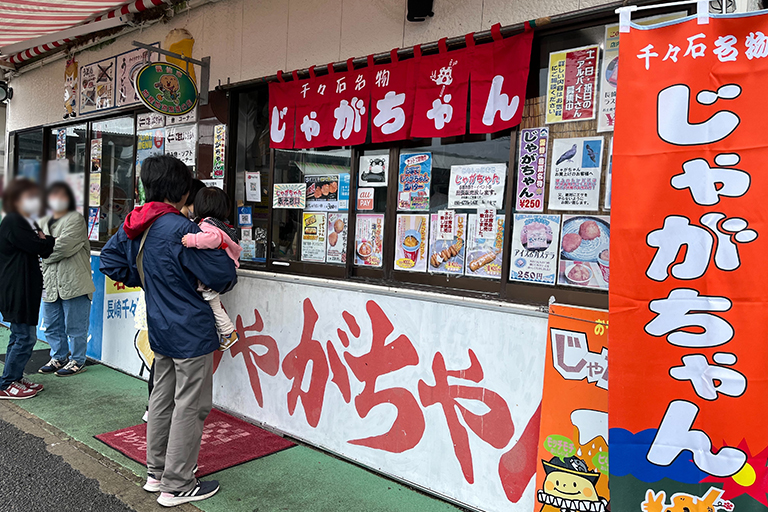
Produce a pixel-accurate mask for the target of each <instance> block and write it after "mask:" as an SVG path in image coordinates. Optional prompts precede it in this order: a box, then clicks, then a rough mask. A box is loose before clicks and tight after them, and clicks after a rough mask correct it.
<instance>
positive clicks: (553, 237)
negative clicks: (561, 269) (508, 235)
mask: <svg viewBox="0 0 768 512" xmlns="http://www.w3.org/2000/svg"><path fill="white" fill-rule="evenodd" d="M514 222H515V225H514V228H513V232H512V265H511V266H510V272H509V279H510V280H512V281H524V282H528V283H539V284H549V285H554V284H555V281H556V278H557V252H558V247H559V246H558V241H559V236H560V216H559V215H535V214H526V213H516V214H515V220H514Z"/></svg>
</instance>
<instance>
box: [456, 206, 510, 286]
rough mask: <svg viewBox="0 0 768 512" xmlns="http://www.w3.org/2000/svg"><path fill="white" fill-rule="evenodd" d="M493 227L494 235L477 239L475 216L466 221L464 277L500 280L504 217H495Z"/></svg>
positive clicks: (470, 216)
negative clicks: (494, 229) (494, 228)
mask: <svg viewBox="0 0 768 512" xmlns="http://www.w3.org/2000/svg"><path fill="white" fill-rule="evenodd" d="M495 227H496V234H495V235H493V236H489V237H486V238H479V237H478V236H477V229H478V227H477V214H476V213H471V214H469V218H468V220H467V260H466V264H465V266H464V275H466V276H472V277H483V278H486V279H501V261H502V248H503V244H504V215H497V216H496V226H495Z"/></svg>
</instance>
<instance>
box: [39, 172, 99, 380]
mask: <svg viewBox="0 0 768 512" xmlns="http://www.w3.org/2000/svg"><path fill="white" fill-rule="evenodd" d="M47 199H48V207H49V209H50V210H51V211H52V212H53V213H52V214H51V215H49V216H48V217H45V218H44V219H43V220H42V221H41V223H40V224H41V227H42V230H43V233H45V234H47V235H51V236H53V237H54V238H55V239H56V245H55V246H54V248H53V253H52V254H51V255H50V256H49V257H47V258H44V259H43V286H44V291H43V317H44V323H45V337H46V339H47V341H48V343H49V344H50V345H51V360H50V361H49V362H48V364H46V365H45V366H43V367H42V368H40V370H39V372H40V373H54V372H55V373H56V376H58V377H67V376H70V375H76V374H78V373H81V372H83V371H85V351H86V348H87V345H88V325H89V321H90V315H91V300H92V299H93V292H94V290H95V287H94V285H93V278H92V277H91V260H90V258H91V245H90V242H89V241H88V229H87V225H86V222H85V218H84V217H83V215H81V214H80V213H78V212H77V211H76V206H75V196H74V194H73V193H72V189H70V188H69V185H67V184H66V183H64V182H58V183H54V184H53V185H51V186H50V188H49V189H48V196H47ZM70 355H71V358H70Z"/></svg>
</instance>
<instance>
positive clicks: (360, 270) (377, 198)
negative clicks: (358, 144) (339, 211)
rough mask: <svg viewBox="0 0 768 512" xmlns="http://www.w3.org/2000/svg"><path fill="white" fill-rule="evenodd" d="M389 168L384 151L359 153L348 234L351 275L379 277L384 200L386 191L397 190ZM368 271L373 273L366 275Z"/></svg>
mask: <svg viewBox="0 0 768 512" xmlns="http://www.w3.org/2000/svg"><path fill="white" fill-rule="evenodd" d="M392 166H393V163H392V160H391V157H390V151H389V150H388V149H369V150H365V151H360V152H359V157H358V169H357V183H356V185H357V186H356V194H355V195H356V201H353V203H354V204H353V206H352V208H353V209H354V211H355V219H354V220H355V224H354V226H355V232H354V233H352V234H350V239H351V240H352V241H353V243H354V250H353V254H354V260H353V261H354V266H355V269H354V275H368V276H369V277H379V278H381V277H382V276H383V274H382V269H383V267H384V254H385V252H384V248H385V244H386V236H385V233H386V231H385V227H386V224H385V219H386V216H387V215H386V214H387V196H388V190H389V188H390V187H397V185H396V184H395V183H391V178H390V176H391V175H392V172H391V169H392ZM368 269H370V270H371V271H373V272H372V273H369V272H366V270H368Z"/></svg>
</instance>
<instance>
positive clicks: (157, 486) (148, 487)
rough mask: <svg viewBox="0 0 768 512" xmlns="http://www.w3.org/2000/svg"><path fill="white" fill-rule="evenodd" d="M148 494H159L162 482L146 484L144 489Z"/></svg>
mask: <svg viewBox="0 0 768 512" xmlns="http://www.w3.org/2000/svg"><path fill="white" fill-rule="evenodd" d="M142 489H144V490H145V491H147V492H158V491H160V482H158V483H156V484H151V483H149V482H147V483H145V484H144V487H142Z"/></svg>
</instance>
